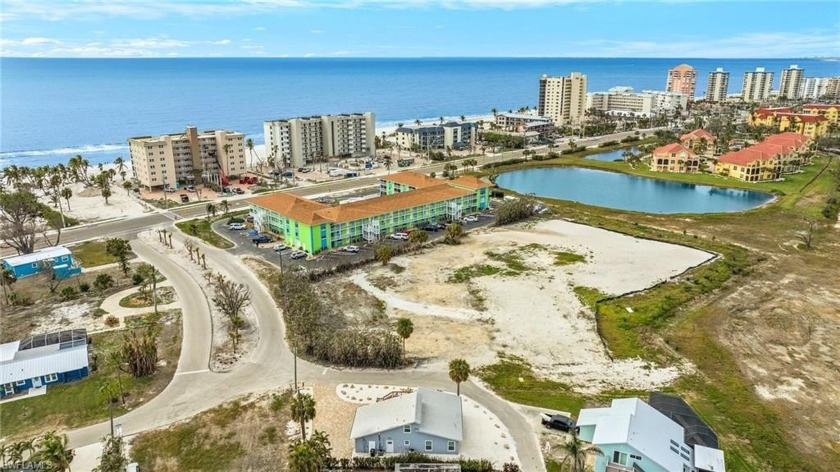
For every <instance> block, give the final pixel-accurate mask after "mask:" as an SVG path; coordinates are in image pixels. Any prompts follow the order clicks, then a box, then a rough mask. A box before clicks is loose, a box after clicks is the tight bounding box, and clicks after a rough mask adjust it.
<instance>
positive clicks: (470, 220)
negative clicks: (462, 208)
mask: <svg viewBox="0 0 840 472" xmlns="http://www.w3.org/2000/svg"><path fill="white" fill-rule="evenodd" d="M476 221H478V217H477V216H474V215H467V216H465V217H464V223H475V222H476Z"/></svg>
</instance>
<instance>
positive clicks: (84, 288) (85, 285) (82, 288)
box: [79, 282, 90, 293]
mask: <svg viewBox="0 0 840 472" xmlns="http://www.w3.org/2000/svg"><path fill="white" fill-rule="evenodd" d="M79 291H80V292H82V293H88V292H90V284H89V283H87V282H82V283H80V284H79Z"/></svg>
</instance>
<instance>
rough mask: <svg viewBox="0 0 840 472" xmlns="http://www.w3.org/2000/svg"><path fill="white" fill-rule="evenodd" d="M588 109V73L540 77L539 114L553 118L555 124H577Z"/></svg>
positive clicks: (581, 120)
mask: <svg viewBox="0 0 840 472" xmlns="http://www.w3.org/2000/svg"><path fill="white" fill-rule="evenodd" d="M585 111H586V75H584V74H581V73H580V72H572V73H571V74H570V75H569V76H568V77H566V76H558V77H549V76H547V75H543V76H542V77H540V98H539V104H538V108H537V114H538V115H540V116H547V117H549V118H551V120H552V121H553V122H554V125H555V126H577V125H580V124H581V122H583V116H584V112H585Z"/></svg>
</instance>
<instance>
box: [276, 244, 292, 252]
mask: <svg viewBox="0 0 840 472" xmlns="http://www.w3.org/2000/svg"><path fill="white" fill-rule="evenodd" d="M286 249H289V246H286V245H285V244H278V245H276V246H274V250H275V251H277V252H280V251H285V250H286Z"/></svg>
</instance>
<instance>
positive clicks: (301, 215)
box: [248, 192, 330, 226]
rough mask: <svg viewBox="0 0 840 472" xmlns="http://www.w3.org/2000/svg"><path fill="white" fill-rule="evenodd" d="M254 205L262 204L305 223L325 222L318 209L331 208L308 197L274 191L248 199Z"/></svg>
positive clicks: (261, 205)
mask: <svg viewBox="0 0 840 472" xmlns="http://www.w3.org/2000/svg"><path fill="white" fill-rule="evenodd" d="M248 201H249V202H250V203H253V204H254V205H257V206H260V207H262V208H265V209H267V210H271V211H273V212H275V213H280V214H281V215H283V216H286V217H289V218H292V219H294V220H297V221H300V222H301V223H303V224H305V225H310V226H311V225H313V224H319V223H323V222H324V221H326V220H324V218H323V217H321V216H320V215H318V213H317V212H318V211H319V210H322V209H325V208H330V207H329V206H328V205H324V204H323V203H318V202H315V201H312V200H309V199H306V198H301V197H298V196H296V195H292V194H291V193H284V192H280V193H274V194H271V195H263V196H261V197H256V198H252V199H250V200H248Z"/></svg>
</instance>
